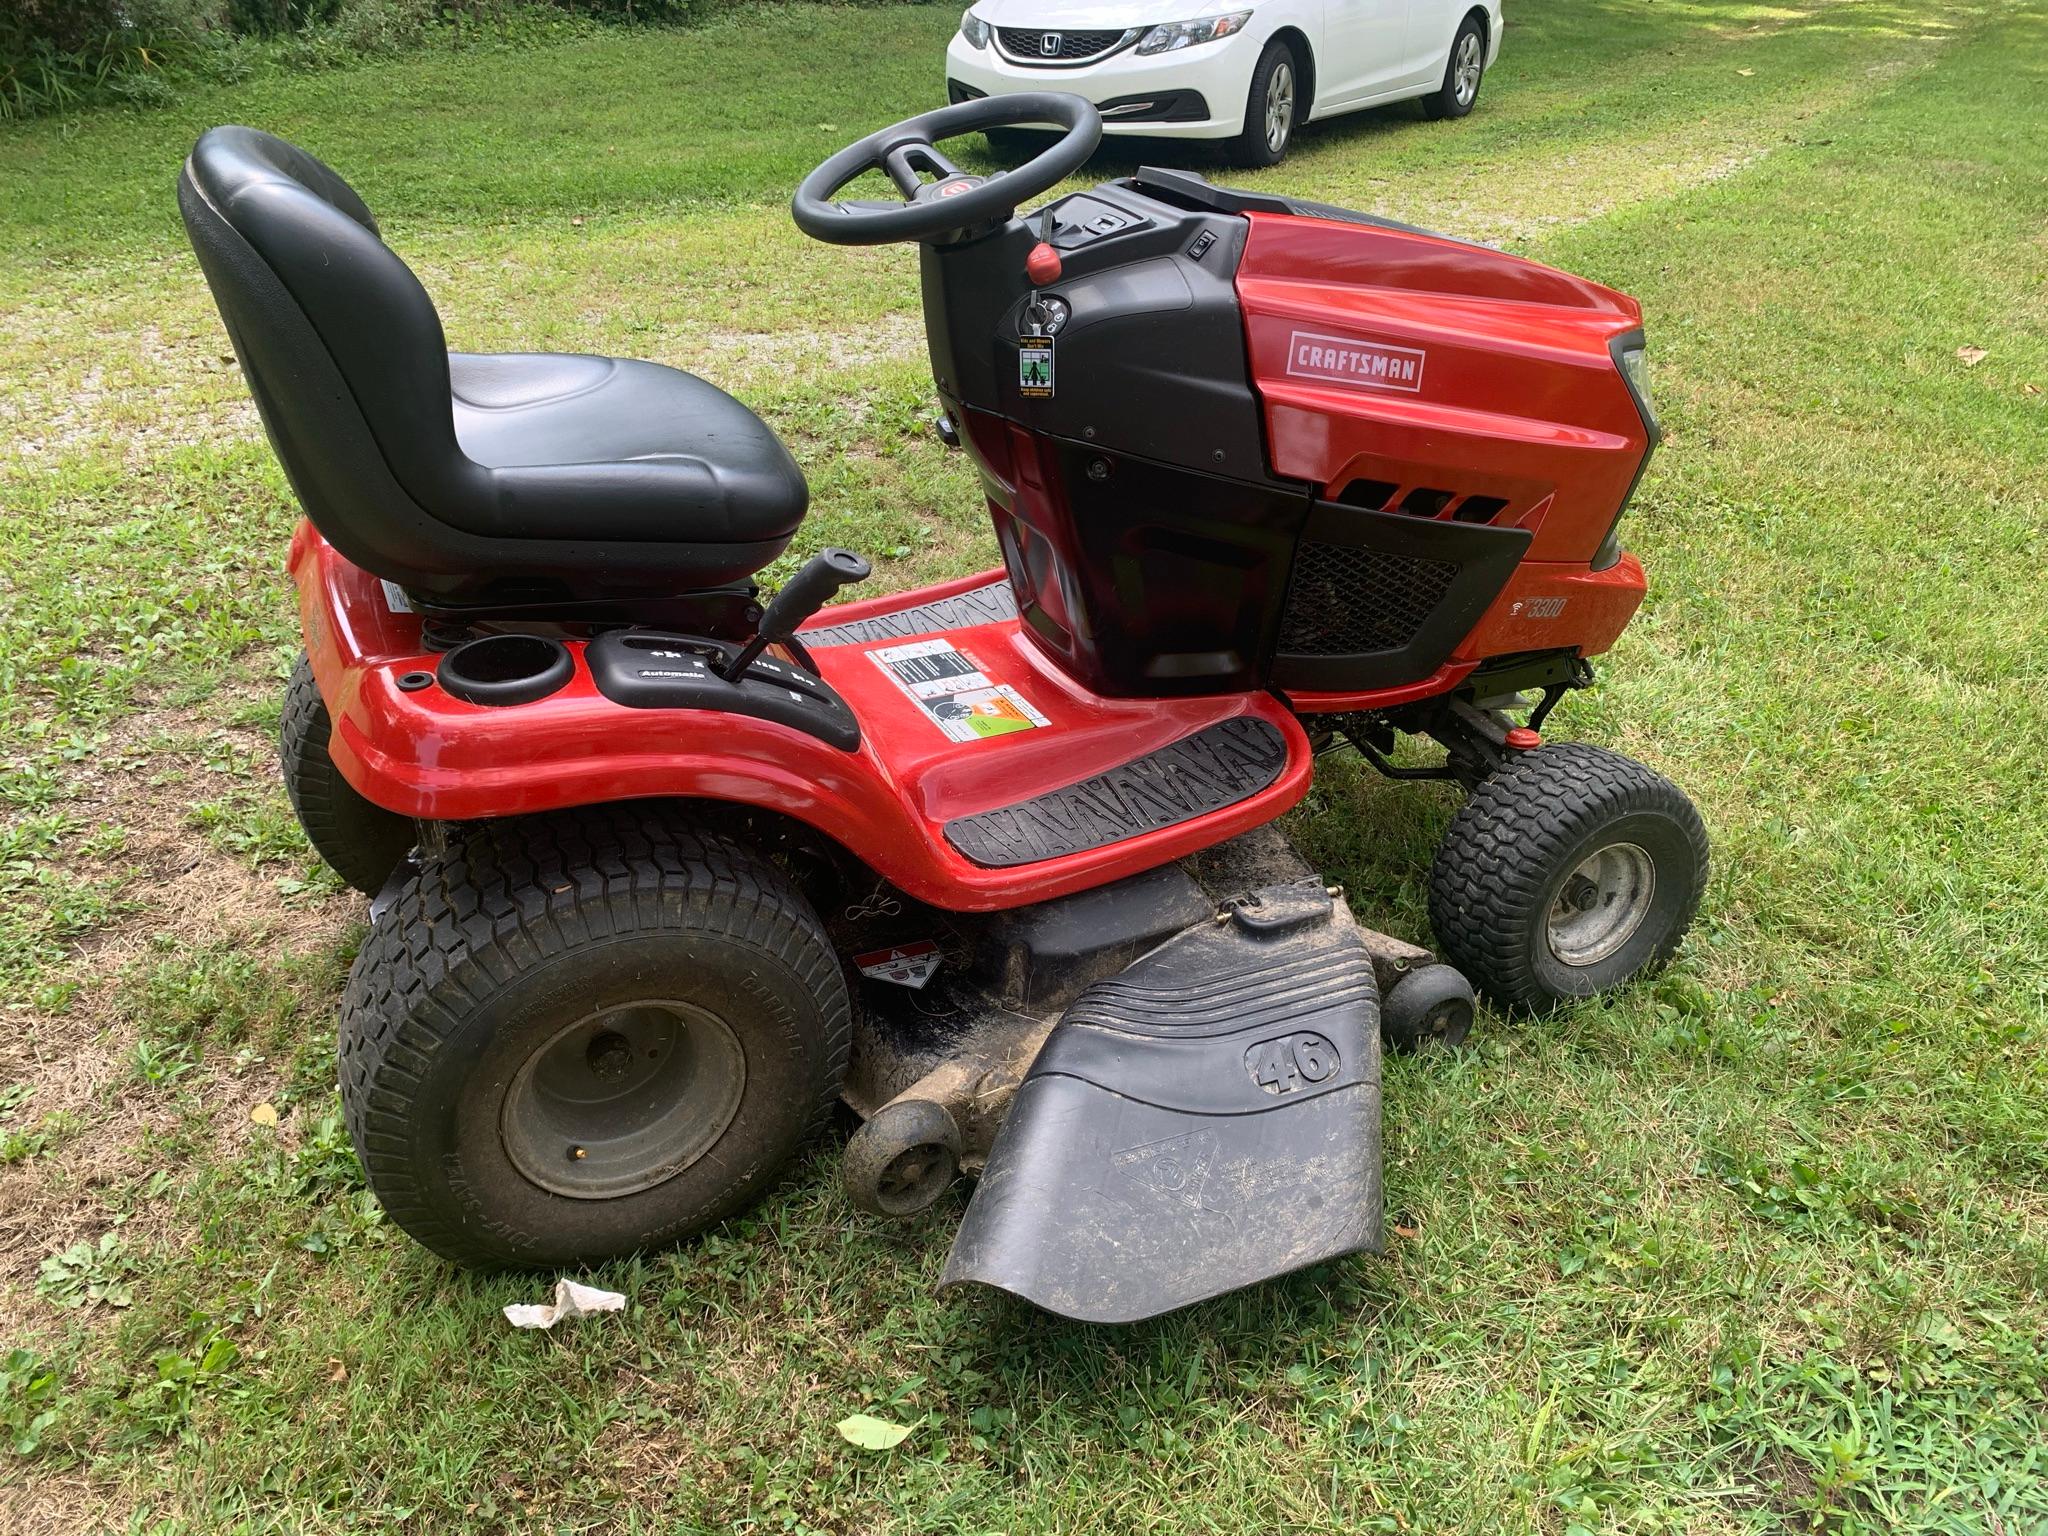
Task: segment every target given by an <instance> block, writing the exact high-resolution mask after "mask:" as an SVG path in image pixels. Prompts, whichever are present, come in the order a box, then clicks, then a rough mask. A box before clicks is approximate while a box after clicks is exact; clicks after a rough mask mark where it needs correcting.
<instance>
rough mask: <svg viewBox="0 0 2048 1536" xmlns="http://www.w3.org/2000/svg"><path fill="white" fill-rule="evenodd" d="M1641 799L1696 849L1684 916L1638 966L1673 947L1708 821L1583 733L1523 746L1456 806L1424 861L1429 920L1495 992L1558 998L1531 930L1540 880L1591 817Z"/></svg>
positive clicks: (1509, 998)
mask: <svg viewBox="0 0 2048 1536" xmlns="http://www.w3.org/2000/svg"><path fill="white" fill-rule="evenodd" d="M1639 811H1640V812H1651V813H1656V814H1661V815H1664V816H1667V817H1669V818H1671V819H1672V820H1673V821H1675V822H1676V823H1677V824H1678V826H1679V828H1680V830H1681V831H1682V832H1683V834H1684V835H1685V837H1686V838H1687V840H1688V841H1689V842H1690V843H1691V845H1692V849H1693V852H1694V853H1695V855H1696V863H1695V867H1694V878H1693V882H1692V887H1691V889H1690V890H1688V891H1686V892H1685V893H1684V895H1683V898H1682V901H1681V909H1680V911H1681V915H1680V920H1679V921H1677V922H1676V923H1674V924H1672V925H1671V929H1670V932H1669V934H1668V935H1667V936H1666V938H1665V939H1664V940H1663V941H1662V942H1661V943H1660V944H1659V945H1658V946H1657V948H1656V949H1655V950H1654V951H1653V952H1652V954H1651V955H1650V957H1649V958H1648V959H1647V960H1646V961H1645V962H1644V964H1643V965H1642V966H1641V967H1640V968H1639V969H1642V970H1647V969H1652V968H1654V967H1656V966H1659V965H1661V964H1663V963H1664V962H1665V961H1666V960H1668V959H1670V957H1671V955H1672V954H1673V953H1674V952H1675V951H1676V950H1677V948H1678V944H1679V941H1680V940H1681V939H1682V938H1683V937H1684V935H1685V930H1686V928H1687V926H1688V925H1689V924H1690V923H1691V921H1692V917H1693V914H1694V913H1695V912H1696V911H1697V910H1698V908H1699V902H1700V897H1701V895H1702V894H1703V892H1704V891H1705V888H1706V879H1707V862H1708V849H1707V833H1706V828H1705V826H1704V825H1702V823H1701V821H1700V816H1699V812H1698V811H1697V810H1696V809H1695V808H1694V807H1693V804H1692V802H1691V801H1690V800H1688V799H1687V798H1686V796H1685V793H1684V791H1682V790H1680V789H1679V788H1678V787H1677V786H1676V785H1675V784H1673V783H1672V782H1671V781H1670V780H1669V779H1667V778H1665V777H1664V776H1663V775H1662V774H1660V773H1657V772H1656V771H1655V770H1653V769H1651V768H1647V767H1645V766H1644V765H1643V764H1641V763H1639V762H1636V761H1635V760H1634V759H1633V758H1628V757H1624V756H1622V755H1621V754H1620V753H1618V752H1610V751H1608V750H1607V749H1606V748H1605V747H1596V746H1593V745H1592V744H1590V743H1588V742H1577V741H1574V742H1560V743H1558V744H1557V745H1555V746H1546V747H1539V748H1537V749H1536V750H1534V751H1532V752H1526V753H1523V754H1521V755H1520V756H1518V757H1517V758H1516V759H1515V760H1514V761H1513V762H1512V763H1510V764H1509V765H1508V766H1507V767H1505V768H1503V769H1501V770H1500V771H1499V772H1498V773H1495V774H1493V775H1492V776H1491V777H1489V778H1487V779H1486V780H1484V781H1483V782H1481V784H1480V785H1479V787H1478V788H1477V789H1475V790H1474V791H1473V792H1472V796H1471V798H1470V799H1468V800H1467V801H1466V802H1465V804H1464V805H1463V806H1462V807H1460V808H1459V811H1458V814H1457V815H1456V816H1455V817H1453V818H1452V820H1451V825H1450V829H1449V830H1448V831H1447V832H1446V833H1445V834H1444V840H1443V842H1442V843H1441V844H1440V845H1439V847H1438V849H1437V854H1436V858H1435V861H1434V862H1433V863H1432V865H1431V867H1430V872H1429V920H1430V925H1431V927H1433V928H1434V929H1435V930H1436V936H1437V941H1438V943H1439V944H1441V945H1442V946H1443V950H1444V953H1445V955H1446V956H1447V957H1449V958H1450V960H1451V962H1452V963H1453V964H1455V965H1456V966H1458V967H1459V969H1461V970H1463V971H1464V972H1465V974H1466V975H1467V976H1468V977H1470V978H1471V980H1472V982H1473V983H1474V985H1476V986H1477V987H1478V988H1479V990H1480V991H1482V992H1484V993H1486V994H1487V995H1488V996H1489V997H1491V998H1493V999H1494V1000H1496V1001H1497V1002H1500V1003H1503V1004H1505V1005H1507V1006H1509V1007H1513V1008H1522V1009H1530V1010H1534V1009H1539V1008H1542V1007H1545V1006H1547V1005H1549V1004H1551V1003H1553V1002H1555V1001H1556V999H1555V997H1554V996H1553V995H1552V994H1551V993H1550V992H1549V991H1548V990H1547V989H1546V988H1545V987H1544V986H1543V985H1542V984H1541V982H1540V981H1539V979H1538V977H1537V975H1536V972H1535V970H1534V967H1533V966H1532V964H1531V956H1532V950H1531V948H1530V945H1529V943H1528V942H1526V936H1527V935H1528V934H1529V933H1530V932H1531V924H1532V923H1533V922H1534V921H1535V920H1537V919H1538V918H1540V916H1541V914H1540V913H1539V912H1538V911H1537V910H1536V909H1537V907H1538V904H1539V903H1541V901H1542V899H1543V894H1544V889H1545V887H1546V886H1547V885H1548V884H1549V883H1550V882H1551V880H1552V879H1553V878H1554V877H1555V876H1556V873H1557V866H1558V863H1559V861H1561V860H1562V859H1563V858H1564V856H1565V855H1566V854H1567V853H1568V852H1569V850H1570V849H1571V848H1572V847H1573V846H1574V845H1575V844H1576V843H1578V842H1579V841H1580V840H1581V839H1582V838H1583V837H1584V836H1585V835H1586V832H1587V829H1588V828H1590V827H1593V826H1595V825H1597V824H1599V823H1601V822H1604V821H1612V820H1615V819H1617V818H1619V817H1622V816H1627V815H1631V814H1634V813H1636V812H1639ZM1665 873H1666V872H1664V871H1659V874H1660V876H1663V875H1665Z"/></svg>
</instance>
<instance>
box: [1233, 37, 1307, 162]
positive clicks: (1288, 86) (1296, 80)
mask: <svg viewBox="0 0 2048 1536" xmlns="http://www.w3.org/2000/svg"><path fill="white" fill-rule="evenodd" d="M1300 117H1301V60H1300V59H1298V58H1296V57H1295V55H1294V49H1293V48H1292V47H1290V46H1289V45H1288V44H1286V43H1284V42H1282V41H1281V40H1280V39H1279V38H1277V37H1276V38H1274V39H1273V41H1272V42H1270V43H1268V44H1266V51H1265V52H1264V53H1262V54H1260V55H1259V62H1258V65H1257V67H1256V68H1254V69H1253V70H1252V85H1251V93H1250V94H1249V95H1248V96H1247V97H1246V98H1245V104H1244V129H1243V131H1242V132H1240V133H1239V134H1238V136H1237V137H1236V138H1234V139H1232V140H1231V141H1230V162H1231V164H1233V165H1241V166H1245V167H1247V168H1248V169H1253V170H1256V169H1258V168H1260V167H1263V166H1268V165H1278V164H1279V163H1280V161H1281V160H1282V159H1283V158H1285V156H1286V154H1287V149H1288V146H1289V145H1291V144H1292V143H1293V142H1294V130H1295V128H1296V127H1297V126H1298V124H1299V120H1300Z"/></svg>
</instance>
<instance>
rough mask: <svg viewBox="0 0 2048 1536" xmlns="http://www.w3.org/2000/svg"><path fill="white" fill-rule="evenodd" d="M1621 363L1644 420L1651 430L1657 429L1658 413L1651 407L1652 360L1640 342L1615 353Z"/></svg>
mask: <svg viewBox="0 0 2048 1536" xmlns="http://www.w3.org/2000/svg"><path fill="white" fill-rule="evenodd" d="M1615 360H1616V361H1617V362H1619V363H1620V364H1621V376H1622V377H1623V378H1624V379H1626V380H1627V381H1628V390H1629V393H1630V394H1632V395H1634V396H1635V397H1636V405H1637V406H1638V407H1639V408H1640V409H1641V410H1642V413H1643V419H1644V421H1645V422H1646V423H1647V424H1648V425H1649V426H1650V428H1651V430H1653V431H1654V430H1655V429H1656V424H1657V413H1656V412H1655V411H1653V410H1651V409H1650V360H1649V355H1648V354H1647V353H1646V352H1645V351H1644V350H1643V347H1642V344H1641V343H1640V342H1639V343H1637V344H1636V345H1635V346H1633V347H1623V348H1622V349H1621V351H1620V352H1618V353H1617V354H1615Z"/></svg>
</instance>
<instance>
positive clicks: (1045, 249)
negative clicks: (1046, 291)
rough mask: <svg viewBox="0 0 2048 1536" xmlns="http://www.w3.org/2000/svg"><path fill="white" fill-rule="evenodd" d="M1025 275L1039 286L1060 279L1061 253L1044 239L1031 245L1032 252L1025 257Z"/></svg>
mask: <svg viewBox="0 0 2048 1536" xmlns="http://www.w3.org/2000/svg"><path fill="white" fill-rule="evenodd" d="M1024 275H1025V276H1026V277H1028V278H1030V279H1031V281H1032V282H1033V283H1034V284H1035V285H1036V286H1038V287H1040V288H1043V287H1044V286H1045V285H1046V284H1047V283H1056V282H1058V281H1059V280H1060V253H1059V252H1058V251H1056V250H1054V249H1053V248H1052V247H1051V246H1049V245H1047V244H1046V243H1045V242H1044V241H1043V240H1041V241H1039V242H1038V244H1036V245H1034V246H1033V247H1031V254H1030V255H1029V256H1026V257H1025V258H1024Z"/></svg>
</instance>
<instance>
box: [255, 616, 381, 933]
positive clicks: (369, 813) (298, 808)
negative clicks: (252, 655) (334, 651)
mask: <svg viewBox="0 0 2048 1536" xmlns="http://www.w3.org/2000/svg"><path fill="white" fill-rule="evenodd" d="M333 734H334V722H333V721H332V720H331V719H329V718H328V714H327V705H326V702H325V701H324V700H323V699H322V698H321V697H320V686H319V684H317V683H316V682H314V681H313V665H312V663H311V662H309V661H307V660H306V656H305V653H304V652H303V651H302V652H300V653H299V659H298V661H297V662H295V663H294V664H293V666H292V677H291V681H290V682H289V683H287V684H286V685H285V690H284V719H283V723H282V725H281V727H280V728H279V731H278V743H277V746H278V753H277V758H278V768H279V770H280V771H281V772H282V773H283V775H284V792H285V794H286V795H288V796H290V798H291V802H292V812H293V814H294V815H296V816H297V817H298V818H299V826H300V828H301V829H302V830H303V831H304V832H305V834H306V841H307V842H309V843H311V844H312V845H313V851H314V852H315V853H317V854H319V855H320V857H321V859H322V860H323V861H324V862H325V863H326V865H327V867H328V868H330V869H332V870H333V871H334V872H335V873H336V874H337V875H339V876H341V878H342V879H344V880H346V881H347V882H348V883H349V884H350V885H352V886H354V887H355V888H356V889H357V890H359V891H361V892H363V893H364V894H365V895H368V896H374V895H376V894H377V892H378V891H380V890H382V889H383V888H384V882H385V881H386V880H387V879H389V878H390V876H391V871H392V870H394V869H396V868H397V867H398V861H399V860H400V859H402V858H404V857H405V856H406V855H407V854H408V853H410V852H411V851H412V845H413V840H414V828H413V824H412V821H411V820H410V819H409V818H407V817H404V816H400V815H398V814H396V813H395V812H392V811H387V810H385V809H384V808H383V807H382V806H381V805H374V804H372V803H371V802H370V801H368V800H365V799H364V798H363V797H362V795H360V794H359V793H357V791H356V788H355V786H354V785H353V784H351V783H349V781H348V780H347V779H344V778H343V777H342V776H341V770H340V769H339V768H336V767H335V766H334V759H333V758H332V757H330V756H328V753H327V743H328V740H329V738H330V737H332V736H333Z"/></svg>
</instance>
